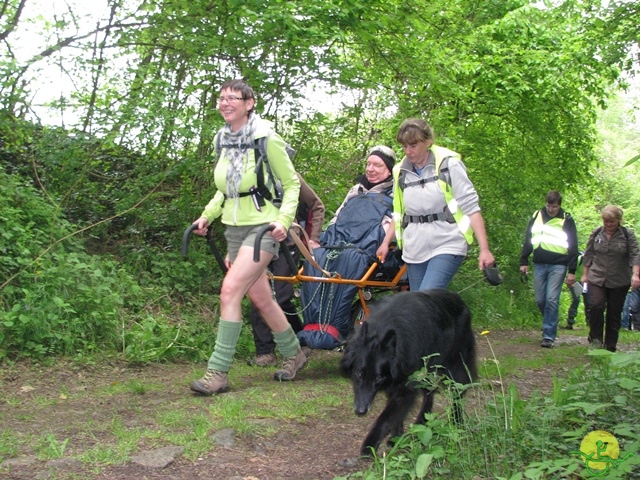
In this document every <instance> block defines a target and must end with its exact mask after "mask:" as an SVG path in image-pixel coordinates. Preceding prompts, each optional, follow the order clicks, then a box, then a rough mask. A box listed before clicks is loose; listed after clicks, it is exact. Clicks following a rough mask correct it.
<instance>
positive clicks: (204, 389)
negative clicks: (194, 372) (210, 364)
mask: <svg viewBox="0 0 640 480" xmlns="http://www.w3.org/2000/svg"><path fill="white" fill-rule="evenodd" d="M190 387H191V390H193V391H194V392H198V393H202V394H204V395H213V394H214V393H224V392H226V391H227V390H229V382H228V381H227V372H219V371H218V370H211V369H209V370H207V373H205V374H204V377H202V378H201V379H200V380H194V381H193V382H191V385H190Z"/></svg>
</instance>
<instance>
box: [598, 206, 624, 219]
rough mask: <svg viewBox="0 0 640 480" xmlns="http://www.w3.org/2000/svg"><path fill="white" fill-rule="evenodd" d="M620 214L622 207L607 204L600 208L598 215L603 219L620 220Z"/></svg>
mask: <svg viewBox="0 0 640 480" xmlns="http://www.w3.org/2000/svg"><path fill="white" fill-rule="evenodd" d="M622 214H623V212H622V209H621V208H620V207H616V206H615V205H607V206H606V207H604V208H603V209H602V212H600V216H601V217H602V219H603V220H609V221H611V220H614V221H616V220H617V221H618V222H621V221H622Z"/></svg>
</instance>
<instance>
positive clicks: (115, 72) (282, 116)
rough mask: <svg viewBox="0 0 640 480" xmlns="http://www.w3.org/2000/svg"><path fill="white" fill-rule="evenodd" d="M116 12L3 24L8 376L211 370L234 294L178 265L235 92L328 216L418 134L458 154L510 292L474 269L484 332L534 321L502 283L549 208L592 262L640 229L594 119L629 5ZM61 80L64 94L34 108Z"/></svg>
mask: <svg viewBox="0 0 640 480" xmlns="http://www.w3.org/2000/svg"><path fill="white" fill-rule="evenodd" d="M107 3H108V8H106V9H105V13H104V14H103V15H101V16H99V17H95V16H94V17H92V19H93V21H91V22H89V21H87V20H86V19H85V18H84V16H85V15H86V12H84V10H83V9H82V8H81V7H82V2H79V3H78V4H73V2H72V3H70V6H69V8H66V9H64V10H60V11H56V12H55V16H54V15H51V16H49V15H48V14H47V13H46V12H47V10H46V9H45V10H43V11H36V10H35V9H34V6H33V4H32V3H30V2H29V1H27V0H3V1H2V3H1V5H2V7H1V10H0V11H1V12H2V15H0V40H2V46H0V55H1V58H0V72H1V73H2V75H0V78H2V80H1V81H0V110H1V111H2V115H1V116H0V158H1V159H2V165H1V168H2V170H0V175H2V184H1V186H2V197H1V198H0V201H1V202H2V203H1V204H0V207H1V209H2V213H1V214H0V220H1V223H0V233H1V235H0V260H1V261H0V272H1V274H2V277H1V278H0V302H1V303H2V307H3V311H2V312H1V313H0V357H3V356H15V355H41V354H44V353H62V354H71V355H73V354H81V353H82V352H84V351H86V350H95V349H107V350H110V351H121V352H124V353H125V354H128V355H130V357H129V358H131V359H133V360H148V359H155V358H172V357H175V356H182V355H186V356H188V357H189V358H202V356H203V355H204V353H203V352H206V351H207V350H208V349H209V347H208V344H207V342H210V340H211V339H210V338H208V336H207V334H206V332H209V331H210V329H211V328H212V325H213V323H214V321H215V318H216V315H217V314H216V302H217V300H216V296H215V293H216V291H217V288H218V286H219V282H220V277H221V275H220V272H219V271H218V270H217V269H216V268H215V266H213V262H211V258H210V256H209V255H208V253H207V249H206V245H204V242H193V245H191V248H190V260H189V262H184V261H183V260H182V258H181V256H180V255H179V250H180V241H181V235H182V232H183V231H184V228H185V227H186V226H187V225H188V224H189V223H190V222H191V221H192V220H193V219H194V218H196V217H197V216H198V215H199V213H200V210H201V208H202V206H203V205H204V204H205V203H206V202H207V201H208V200H209V198H211V196H212V195H213V193H214V187H213V186H212V184H211V175H210V166H211V153H212V145H211V140H212V137H213V133H214V132H215V131H216V130H217V129H218V128H219V127H220V126H221V119H220V117H219V115H218V114H217V112H216V101H217V95H218V86H219V85H220V83H221V82H222V81H223V80H225V79H226V78H229V77H243V78H246V79H247V80H248V81H249V82H250V83H251V84H252V85H253V86H254V87H255V88H256V90H257V92H258V94H259V104H258V110H259V112H260V113H261V114H262V115H263V116H265V117H267V118H269V119H271V120H273V121H274V122H275V124H276V127H277V129H278V131H280V132H281V133H282V134H283V135H284V136H285V137H286V138H287V139H288V140H289V141H290V143H292V144H293V146H294V147H295V148H296V150H297V151H298V155H297V157H296V164H297V165H296V166H297V168H298V170H299V171H300V172H301V173H302V174H303V175H304V176H305V178H306V179H307V181H308V182H309V183H310V184H311V185H312V186H313V187H314V188H315V189H316V191H317V192H318V193H319V194H320V196H321V197H322V198H323V200H324V201H325V203H326V205H327V208H328V214H329V215H330V214H331V213H332V212H333V211H334V210H335V209H336V208H337V206H338V205H339V204H340V201H341V200H342V197H343V195H344V193H345V192H346V191H347V189H348V187H349V186H350V185H351V182H352V180H353V178H354V177H355V176H356V175H357V174H358V173H360V171H361V170H362V168H363V163H364V162H363V160H364V157H365V154H366V152H367V149H368V147H370V146H372V145H374V144H377V143H386V144H388V145H391V146H393V147H397V144H396V142H395V132H396V130H397V127H398V125H399V123H400V122H401V121H402V120H403V119H404V118H407V117H412V116H420V117H424V118H425V119H427V120H428V121H429V122H430V123H431V124H432V125H433V127H434V129H435V131H436V135H437V139H438V140H437V141H438V143H440V144H442V145H444V146H447V147H449V148H452V149H455V150H458V151H459V152H461V153H462V155H463V158H464V159H465V163H466V166H467V168H468V171H469V174H470V177H471V178H472V180H473V181H474V183H475V185H476V187H477V189H478V191H479V193H480V196H481V204H482V207H483V212H484V217H485V221H486V223H487V228H488V233H489V239H490V243H491V248H492V250H493V252H494V254H495V255H496V257H497V258H498V261H499V265H500V266H501V268H502V270H503V272H504V273H505V274H506V275H505V276H506V282H505V284H504V286H503V287H501V288H500V289H499V290H488V287H487V286H486V285H484V284H479V283H478V280H479V279H480V276H479V273H478V272H477V270H476V268H475V258H476V253H477V252H475V250H473V249H472V251H471V252H470V261H468V262H467V264H466V265H465V266H464V268H463V271H462V272H461V273H460V275H459V276H458V277H457V278H456V281H455V284H454V286H453V288H455V289H457V290H465V295H466V297H465V298H466V299H467V300H468V301H470V302H471V303H472V307H473V308H472V309H473V310H474V312H475V313H476V318H477V322H478V323H479V324H480V325H492V324H493V323H494V322H504V321H505V319H507V320H508V321H511V319H513V321H514V322H516V323H517V324H527V322H529V321H531V322H533V323H535V322H536V321H537V320H536V317H535V307H534V306H533V303H532V298H531V295H530V292H529V291H528V290H527V289H526V288H523V287H522V286H521V285H520V284H519V282H518V279H517V274H511V273H510V272H517V257H518V252H519V249H520V243H521V241H522V231H523V229H524V226H525V225H526V221H527V218H528V217H529V215H530V214H531V212H532V211H533V209H535V208H538V207H539V206H540V204H541V201H542V198H543V195H544V193H545V192H546V191H547V190H549V189H551V188H556V189H559V190H561V191H563V192H564V193H566V194H567V199H568V200H571V201H572V202H573V203H572V206H571V208H569V209H570V211H572V212H573V213H574V215H575V216H576V218H577V220H578V226H579V228H580V235H581V239H582V240H583V241H584V240H586V235H587V234H588V232H589V231H590V230H591V228H593V227H594V226H595V225H596V224H597V223H598V218H597V209H598V208H599V207H600V206H602V205H603V204H604V203H607V202H615V203H619V204H621V205H623V206H625V207H629V208H628V217H627V218H628V220H629V223H630V224H631V225H633V224H635V223H638V222H640V218H638V215H639V214H640V212H639V211H638V209H637V207H636V205H637V204H638V202H637V201H636V199H637V195H636V194H635V190H634V189H633V187H634V186H635V184H634V183H631V182H628V181H627V180H625V179H624V178H623V177H624V176H622V177H621V176H620V175H616V172H615V168H617V166H618V165H621V162H623V161H624V160H625V159H611V158H607V156H606V155H605V153H606V152H602V151H601V150H599V149H598V148H597V136H596V134H597V133H598V132H597V130H596V127H597V124H596V118H597V113H598V107H599V106H604V105H606V104H607V103H608V102H609V101H610V99H611V98H613V96H612V95H611V94H610V92H612V91H613V89H614V88H615V87H616V86H618V85H620V84H623V83H624V81H623V80H622V79H621V77H620V74H621V72H627V73H630V74H631V73H633V71H634V69H635V68H636V67H637V49H636V47H637V38H638V35H637V30H638V27H637V25H638V24H640V22H638V10H637V6H636V5H633V4H629V3H627V2H610V3H609V4H608V5H607V6H606V7H603V6H600V5H599V3H595V2H594V3H591V2H589V1H587V2H582V1H565V2H558V3H554V4H553V5H552V4H549V5H546V6H545V7H541V6H540V5H539V4H536V6H533V5H531V4H529V3H528V2H525V1H523V0H510V1H507V2H495V1H493V0H481V1H479V2H478V1H476V2H468V1H466V0H446V1H445V0H437V1H435V2H424V1H422V0H403V1H400V0H391V1H387V0H385V1H367V2H361V1H359V0H349V1H346V2H345V1H337V0H335V1H334V0H329V1H324V2H308V1H303V2H285V1H270V2H257V1H253V2H246V1H243V2H240V1H235V0H233V1H228V0H195V1H190V2H184V1H183V0H163V1H158V2H142V1H137V0H126V1H118V2H112V1H110V2H107ZM96 18H97V21H96ZM29 32H32V33H33V32H37V33H38V36H37V37H36V38H37V40H34V41H33V42H26V41H25V39H26V38H29V37H28V35H29ZM28 45H33V48H32V49H31V50H28V49H27V48H26V47H27V46H28ZM634 55H635V57H634ZM60 75H61V76H62V77H63V78H64V79H65V82H64V86H58V85H57V84H55V85H54V86H53V87H51V88H42V84H43V79H52V78H54V76H60ZM47 92H48V93H50V95H49V97H46V96H43V95H45V94H46V93H47ZM51 92H53V94H51ZM329 94H333V95H329ZM36 99H37V101H36ZM334 101H336V105H335V107H334V108H332V109H328V108H325V104H327V103H331V102H334ZM44 118H46V119H47V120H46V121H45V120H44ZM54 125H57V126H54ZM617 135H620V134H619V133H617ZM631 136H632V135H631ZM618 138H619V137H618ZM615 141H616V140H613V141H611V140H610V143H614V142H615ZM635 147H636V145H632V147H631V150H630V154H629V158H631V156H633V155H634V154H636V153H637V151H636V152H634V153H632V152H633V148H635ZM396 151H397V152H398V154H400V153H401V152H400V151H399V150H398V149H397V148H396ZM218 228H219V227H218ZM218 233H220V232H218ZM470 287H473V288H470ZM494 297H495V301H491V302H487V301H486V300H487V298H494ZM203 317H204V318H205V320H206V321H205V322H203V321H202V318H203ZM176 339H177V340H176Z"/></svg>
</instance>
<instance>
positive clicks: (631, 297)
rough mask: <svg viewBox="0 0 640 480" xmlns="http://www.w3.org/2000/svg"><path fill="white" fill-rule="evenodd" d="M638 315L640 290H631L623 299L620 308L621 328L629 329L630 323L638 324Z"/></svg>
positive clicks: (639, 312)
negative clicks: (622, 305) (622, 304)
mask: <svg viewBox="0 0 640 480" xmlns="http://www.w3.org/2000/svg"><path fill="white" fill-rule="evenodd" d="M639 314H640V288H636V289H635V290H631V291H630V292H629V293H627V296H626V298H625V299H624V307H623V308H622V327H623V328H626V329H630V328H631V324H632V323H634V322H635V323H639V320H640V319H638V316H639Z"/></svg>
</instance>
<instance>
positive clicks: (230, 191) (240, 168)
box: [220, 113, 258, 198]
mask: <svg viewBox="0 0 640 480" xmlns="http://www.w3.org/2000/svg"><path fill="white" fill-rule="evenodd" d="M257 118H258V116H257V115H256V114H253V113H252V114H251V115H249V120H248V121H247V123H245V124H244V126H243V127H242V128H241V129H240V130H238V131H237V132H232V131H231V128H230V127H229V124H226V125H225V126H224V127H223V128H222V130H221V131H220V135H222V137H221V138H220V143H221V145H225V146H226V145H232V147H231V148H226V149H225V156H226V157H227V159H228V161H229V168H228V169H227V198H238V193H239V192H238V189H239V188H240V181H241V180H242V173H243V172H244V167H245V164H246V162H247V159H248V155H247V151H248V150H249V149H248V148H247V145H252V144H253V143H254V141H255V139H254V138H253V135H254V133H255V130H256V123H257ZM233 146H236V147H233Z"/></svg>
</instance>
